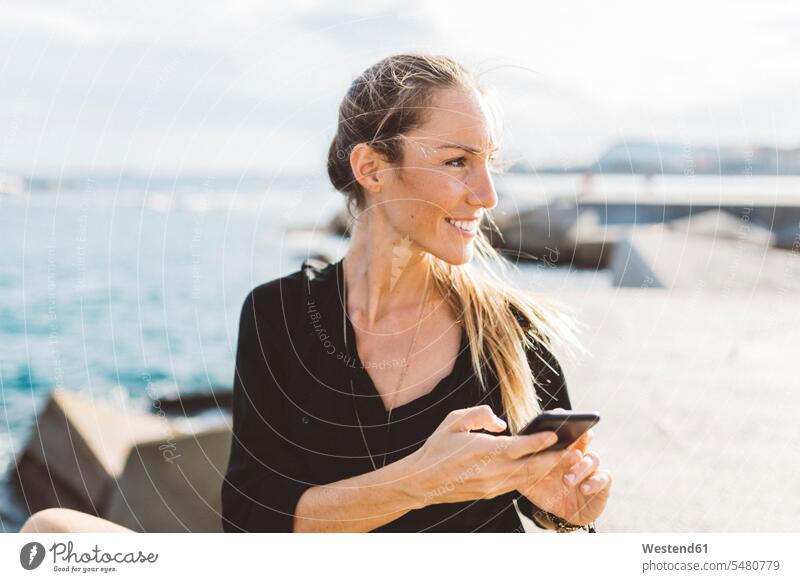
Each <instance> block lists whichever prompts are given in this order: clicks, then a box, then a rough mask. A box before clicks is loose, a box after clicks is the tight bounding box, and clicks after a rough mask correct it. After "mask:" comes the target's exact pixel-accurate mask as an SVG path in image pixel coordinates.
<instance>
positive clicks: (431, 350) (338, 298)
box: [222, 54, 611, 532]
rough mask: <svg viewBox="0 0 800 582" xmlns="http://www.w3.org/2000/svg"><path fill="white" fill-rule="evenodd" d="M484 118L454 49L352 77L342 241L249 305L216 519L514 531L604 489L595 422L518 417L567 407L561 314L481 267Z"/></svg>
mask: <svg viewBox="0 0 800 582" xmlns="http://www.w3.org/2000/svg"><path fill="white" fill-rule="evenodd" d="M492 120H493V118H492V116H491V112H490V109H489V108H488V106H487V103H486V100H485V97H484V96H483V93H482V91H481V89H480V87H479V85H478V83H477V81H476V79H475V78H474V77H473V76H472V75H471V74H470V73H468V72H467V71H466V70H465V69H464V68H463V67H461V66H460V65H458V64H457V63H455V62H454V61H452V60H451V59H448V58H444V57H431V56H424V55H415V54H401V55H395V56H391V57H388V58H386V59H384V60H382V61H380V62H379V63H377V64H375V65H374V66H372V67H370V68H369V69H367V70H366V71H364V73H362V74H361V75H360V76H359V77H358V78H357V79H355V81H354V82H353V83H352V85H351V87H350V89H349V91H348V93H347V95H346V96H345V97H344V99H343V101H342V103H341V106H340V110H339V123H338V131H337V134H336V136H335V137H334V139H333V142H332V144H331V147H330V150H329V157H328V173H329V176H330V179H331V181H332V183H333V185H334V187H335V188H336V189H337V190H338V191H340V192H342V193H343V194H344V195H345V196H346V199H347V207H348V209H349V211H350V213H351V215H352V216H353V218H354V219H355V220H354V227H353V230H352V233H351V243H350V246H349V248H348V250H347V253H346V255H345V257H344V258H343V259H342V260H340V261H338V262H336V263H333V264H327V265H325V264H321V263H320V264H318V263H315V262H313V261H307V262H306V263H305V264H304V266H303V268H302V269H301V270H299V271H297V272H295V273H292V274H291V275H288V276H286V277H283V278H281V279H276V280H273V281H270V282H268V283H265V284H263V285H260V286H258V287H256V288H255V289H253V291H252V292H251V293H250V294H249V296H248V297H247V299H246V300H245V302H244V306H243V308H242V313H241V320H240V328H239V344H238V352H237V362H236V364H237V373H236V376H235V381H234V413H233V414H234V418H233V432H234V439H233V444H232V448H231V457H230V464H229V467H228V472H227V475H226V478H225V481H224V483H223V488H222V509H223V527H224V529H225V531H285V532H291V531H297V532H309V531H339V532H344V531H351V532H357V531H360V532H365V531H377V532H380V531H523V528H522V526H521V524H520V520H519V518H518V515H517V513H516V511H515V510H514V501H515V500H516V501H517V503H518V505H519V507H520V510H521V511H522V512H523V513H525V514H527V515H528V516H530V517H531V518H533V519H534V521H535V522H536V523H537V525H539V526H540V527H544V528H550V529H554V528H557V529H558V530H560V531H563V530H569V531H573V530H574V529H575V528H577V527H578V526H585V525H587V524H590V523H591V522H593V520H594V519H596V518H597V517H598V516H599V515H600V513H601V512H602V511H603V509H604V508H605V505H606V502H607V499H608V496H609V493H610V488H611V475H610V473H609V472H608V471H600V470H599V464H600V461H599V457H598V455H597V454H596V453H594V452H588V451H587V450H586V449H587V445H588V443H589V441H590V440H591V436H592V435H591V432H589V433H587V434H585V435H584V436H583V437H582V438H581V439H580V440H579V441H578V442H576V443H573V445H572V446H571V447H570V448H569V449H568V450H565V451H559V452H552V451H551V452H544V453H538V452H539V451H541V450H542V449H544V448H547V447H548V446H549V445H550V444H551V443H552V442H554V440H555V435H554V433H551V432H547V433H538V434H534V435H528V436H512V434H513V433H516V431H518V430H519V429H520V428H521V427H522V426H524V424H525V423H526V422H527V421H529V420H530V419H531V418H533V417H534V416H535V415H536V414H538V413H539V412H540V410H541V409H542V408H563V409H568V408H570V403H569V398H568V395H567V391H566V385H565V383H564V379H563V374H562V372H561V369H560V367H559V365H558V362H557V361H556V360H555V358H554V357H553V355H552V353H551V351H550V348H551V347H552V344H551V342H552V341H555V340H556V339H558V338H561V339H568V338H569V331H570V328H569V327H568V325H567V322H566V320H565V319H564V318H563V317H559V316H558V315H557V312H555V311H554V310H552V309H548V308H545V306H544V305H543V304H542V303H541V302H540V301H535V300H534V299H533V298H531V297H530V296H528V295H526V294H525V293H523V292H522V291H520V290H518V289H515V288H513V287H512V286H511V285H510V284H508V283H507V282H506V280H505V279H504V278H503V277H501V276H498V275H496V274H494V271H493V270H492V268H491V267H492V266H493V265H502V264H503V260H502V259H501V257H500V256H499V255H497V253H496V251H494V250H493V249H492V247H491V246H490V245H489V243H488V241H487V240H486V238H485V237H484V235H483V233H482V231H481V229H480V227H479V225H480V223H481V222H482V220H484V218H486V217H487V216H488V215H487V212H488V211H489V210H491V209H492V208H493V207H494V206H495V205H496V203H497V196H496V194H495V191H494V188H493V184H492V179H491V175H490V164H491V161H492V159H493V156H492V154H493V152H494V151H495V150H496V142H495V139H494V137H495V136H494V131H495V127H494V125H493V123H492ZM474 259H477V260H478V261H476V260H474ZM476 262H479V263H480V266H482V267H485V268H483V269H479V268H476V266H475V265H474V263H476ZM538 400H540V401H541V404H540V402H538ZM475 431H477V432H475ZM537 453H538V454H537ZM570 477H572V480H571V481H570V480H568V479H569V478H570Z"/></svg>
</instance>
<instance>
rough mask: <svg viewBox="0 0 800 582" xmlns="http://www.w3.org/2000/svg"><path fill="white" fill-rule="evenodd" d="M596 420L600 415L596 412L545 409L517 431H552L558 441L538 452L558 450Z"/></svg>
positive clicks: (595, 422) (521, 432)
mask: <svg viewBox="0 0 800 582" xmlns="http://www.w3.org/2000/svg"><path fill="white" fill-rule="evenodd" d="M598 422H600V415H599V414H597V412H575V411H573V410H567V411H565V412H553V411H550V410H545V411H544V412H542V413H541V414H540V415H539V416H537V417H536V418H534V419H533V420H532V421H530V422H529V423H528V424H527V425H526V426H525V428H523V429H522V430H521V431H519V434H520V435H527V434H533V433H536V432H542V431H553V432H555V433H556V434H557V435H558V442H557V443H556V444H554V445H552V446H549V447H547V448H546V449H543V450H542V451H540V452H545V451H560V450H563V449H566V448H567V447H568V446H569V445H571V444H572V443H574V442H575V441H576V440H578V438H579V437H580V436H581V435H582V434H583V433H585V432H586V431H587V430H589V429H590V428H592V427H593V426H594V425H596V424H597V423H598Z"/></svg>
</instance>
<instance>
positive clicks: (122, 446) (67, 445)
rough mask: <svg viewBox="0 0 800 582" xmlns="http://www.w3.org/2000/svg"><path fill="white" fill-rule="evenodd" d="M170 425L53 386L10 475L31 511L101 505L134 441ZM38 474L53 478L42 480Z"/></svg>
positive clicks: (98, 508)
mask: <svg viewBox="0 0 800 582" xmlns="http://www.w3.org/2000/svg"><path fill="white" fill-rule="evenodd" d="M170 430H171V429H170V426H169V423H167V422H166V421H162V420H161V419H159V417H157V416H153V415H149V414H146V413H144V412H140V411H136V410H123V409H117V408H114V407H113V406H111V405H110V404H109V403H106V402H103V401H99V400H91V399H88V398H86V397H84V396H82V395H80V394H78V393H75V392H70V391H67V390H64V389H55V390H53V392H52V393H51V395H50V400H49V401H48V403H47V405H46V407H45V409H44V412H42V414H40V415H39V417H38V421H37V424H36V426H35V427H34V429H33V432H32V434H31V437H30V439H29V441H28V444H27V446H26V447H25V449H24V451H23V453H22V455H21V457H20V459H18V461H17V463H16V464H15V466H16V470H15V473H16V475H15V478H13V480H14V481H15V482H16V484H17V486H18V487H19V489H20V493H21V494H22V495H23V497H24V498H25V499H26V502H27V505H28V507H29V509H30V510H31V511H37V510H39V509H44V508H45V507H49V506H52V505H54V504H59V503H62V506H64V507H71V508H73V509H79V510H81V511H102V508H104V507H105V505H106V502H107V500H108V494H109V492H110V490H111V488H112V486H113V482H114V480H115V479H116V478H118V477H119V476H120V475H121V474H122V470H123V468H124V466H125V460H126V459H127V457H128V453H129V451H130V449H131V448H132V447H133V446H134V444H135V443H136V442H139V441H142V440H152V439H154V438H163V437H165V436H167V435H169V434H170ZM42 475H52V479H45V480H44V481H42V480H41V477H42ZM63 503H66V505H63Z"/></svg>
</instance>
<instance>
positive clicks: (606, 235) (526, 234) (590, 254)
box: [492, 199, 623, 269]
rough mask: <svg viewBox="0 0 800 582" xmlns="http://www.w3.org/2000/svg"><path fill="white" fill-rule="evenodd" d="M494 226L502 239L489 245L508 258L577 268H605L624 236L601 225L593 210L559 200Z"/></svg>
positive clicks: (618, 228) (504, 218) (617, 227)
mask: <svg viewBox="0 0 800 582" xmlns="http://www.w3.org/2000/svg"><path fill="white" fill-rule="evenodd" d="M495 222H496V223H497V228H498V230H499V231H500V234H501V236H502V239H499V240H496V241H495V240H493V241H492V244H493V245H494V246H495V247H497V248H500V249H502V250H503V251H504V252H506V253H507V254H513V255H519V256H520V257H521V258H530V259H536V260H539V261H542V262H546V263H551V264H561V265H564V264H570V265H573V266H575V267H579V268H593V269H597V268H605V267H606V266H607V263H608V260H609V256H610V254H611V250H612V249H613V248H614V244H615V243H616V241H617V240H618V239H619V237H620V236H621V233H622V232H623V227H622V226H620V225H610V224H602V223H601V221H600V216H599V213H598V211H597V210H596V209H593V208H589V209H581V208H579V207H578V206H577V205H576V204H575V203H573V202H571V201H566V200H561V199H556V200H553V201H552V202H551V203H550V204H548V205H546V206H539V207H536V208H533V209H530V210H525V211H523V212H521V213H520V214H518V215H517V214H512V215H507V216H500V217H496V218H495ZM498 238H499V237H498Z"/></svg>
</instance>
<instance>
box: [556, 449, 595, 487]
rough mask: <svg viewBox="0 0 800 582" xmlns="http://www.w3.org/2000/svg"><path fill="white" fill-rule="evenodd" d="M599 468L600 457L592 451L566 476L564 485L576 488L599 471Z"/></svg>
mask: <svg viewBox="0 0 800 582" xmlns="http://www.w3.org/2000/svg"><path fill="white" fill-rule="evenodd" d="M599 466H600V456H599V455H598V454H597V453H595V452H594V451H590V452H588V453H586V454H585V455H583V458H582V459H581V460H580V462H578V463H577V464H575V465H574V466H572V467H571V468H570V470H569V471H567V472H566V473H565V474H564V483H566V484H567V485H569V486H575V485H577V484H578V483H580V482H581V481H583V480H584V479H586V478H587V477H588V476H589V475H591V474H592V473H594V472H595V471H597V468H598V467H599Z"/></svg>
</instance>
